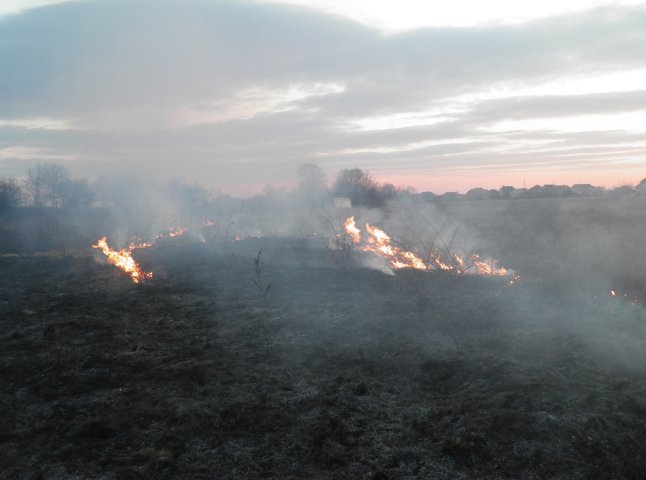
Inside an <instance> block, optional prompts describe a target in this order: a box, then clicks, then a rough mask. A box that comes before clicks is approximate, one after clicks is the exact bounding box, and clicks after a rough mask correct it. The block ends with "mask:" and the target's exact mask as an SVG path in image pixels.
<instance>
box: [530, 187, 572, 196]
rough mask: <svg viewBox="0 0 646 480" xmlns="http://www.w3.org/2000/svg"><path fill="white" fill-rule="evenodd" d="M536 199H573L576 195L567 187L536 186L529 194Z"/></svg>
mask: <svg viewBox="0 0 646 480" xmlns="http://www.w3.org/2000/svg"><path fill="white" fill-rule="evenodd" d="M527 193H528V194H529V196H531V197H534V198H554V197H571V196H573V195H574V192H572V189H571V188H570V187H569V186H567V185H550V184H548V185H542V186H541V185H534V186H533V187H532V188H530V189H529V190H528V192H527Z"/></svg>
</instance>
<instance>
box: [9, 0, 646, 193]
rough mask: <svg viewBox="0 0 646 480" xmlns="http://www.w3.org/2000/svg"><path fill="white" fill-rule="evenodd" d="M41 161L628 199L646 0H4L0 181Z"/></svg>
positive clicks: (636, 156) (638, 151) (249, 183)
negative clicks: (574, 189)
mask: <svg viewBox="0 0 646 480" xmlns="http://www.w3.org/2000/svg"><path fill="white" fill-rule="evenodd" d="M447 4H448V5H447ZM484 6H486V8H484ZM43 161H57V162H60V163H64V164H66V165H68V166H70V168H72V169H73V171H75V172H77V173H78V174H79V175H82V176H89V177H93V176H97V175H101V174H105V173H109V172H111V171H115V170H116V171H119V172H131V171H132V172H136V173H145V174H147V175H150V176H151V177H154V178H158V179H163V178H165V177H171V176H175V177H182V178H185V179H187V180H199V181H200V182H201V183H203V184H205V185H207V186H209V187H214V188H219V189H220V190H221V191H222V192H224V193H231V194H243V195H247V194H253V193H257V192H260V191H261V190H262V188H263V186H264V185H266V184H275V185H286V184H289V183H290V182H291V181H293V178H294V175H295V170H296V169H297V167H298V166H299V165H300V164H302V163H316V164H318V165H319V166H320V167H321V168H322V169H323V170H324V171H325V172H326V173H328V174H329V175H330V176H332V175H334V174H335V173H336V172H337V171H338V170H340V169H342V168H352V167H359V168H363V169H366V170H369V171H370V172H371V173H372V174H373V175H374V176H375V177H376V178H377V179H379V180H381V181H391V182H394V183H397V184H406V185H412V186H414V187H415V188H417V189H418V190H419V191H426V190H431V191H434V192H437V193H439V192H444V191H451V190H459V191H465V190H467V189H469V188H471V187H475V186H484V187H489V188H498V187H500V186H501V185H503V184H505V185H514V186H516V187H519V186H523V183H524V182H526V184H527V185H528V186H530V185H534V184H544V183H567V184H572V183H593V184H599V185H604V186H614V185H618V184H621V183H633V184H634V183H636V182H637V181H639V180H640V179H641V178H644V177H646V0H645V1H643V2H640V1H614V2H608V1H605V2H604V1H589V0H588V1H584V0H572V1H567V0H560V1H552V0H543V1H541V2H519V1H509V0H490V1H488V2H478V1H467V0H452V1H451V2H446V1H442V2H439V1H412V0H397V1H386V0H382V1H378V0H372V1H370V2H366V1H360V0H343V1H341V0H312V1H305V0H290V1H285V2H278V1H276V2H268V1H253V2H252V1H240V0H238V1H221V0H181V1H180V0H175V1H171V0H154V1H152V0H149V1H136V0H114V1H112V0H105V1H101V0H95V1H91V0H88V1H78V2H77V1H74V2H66V1H56V2H52V1H46V0H2V1H0V176H2V175H22V174H23V173H24V171H25V170H26V168H28V167H29V166H30V165H33V164H34V163H38V162H43Z"/></svg>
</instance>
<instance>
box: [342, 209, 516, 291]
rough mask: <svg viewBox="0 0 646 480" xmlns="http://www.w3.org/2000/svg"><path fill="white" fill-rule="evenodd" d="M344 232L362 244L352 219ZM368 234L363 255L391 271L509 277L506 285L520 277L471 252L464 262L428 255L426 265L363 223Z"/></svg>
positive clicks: (385, 234) (453, 258)
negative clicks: (371, 256) (376, 257)
mask: <svg viewBox="0 0 646 480" xmlns="http://www.w3.org/2000/svg"><path fill="white" fill-rule="evenodd" d="M343 226H344V228H345V231H346V233H347V234H348V236H349V237H350V238H351V239H352V241H353V242H354V243H356V244H361V243H362V242H361V230H359V228H357V226H356V224H355V220H354V217H349V218H348V219H347V220H346V221H345V222H344V224H343ZM366 232H368V239H367V242H366V243H364V244H363V245H361V247H360V248H361V250H363V251H364V252H372V253H374V254H376V255H379V256H381V257H384V258H386V259H388V261H389V262H390V267H391V268H393V269H400V268H414V269H417V270H447V271H452V272H454V273H460V274H463V273H466V274H477V275H491V276H501V277H509V283H510V284H513V283H514V282H515V281H516V280H518V279H519V278H520V277H519V276H518V275H517V274H515V273H514V272H513V271H512V270H508V269H506V268H503V267H500V266H497V265H496V264H497V261H496V260H493V259H492V260H489V261H485V260H482V259H481V258H480V255H479V254H477V253H473V254H471V255H469V256H468V257H467V259H466V260H465V259H464V258H462V257H461V256H459V255H456V254H453V255H451V257H452V258H451V259H449V260H446V259H442V257H441V256H440V254H439V253H438V252H430V253H429V258H428V263H426V262H424V261H423V260H422V259H421V258H420V257H419V256H417V255H416V254H415V253H413V252H409V251H406V250H402V249H401V248H398V247H397V246H395V245H392V243H391V242H392V241H391V238H390V237H389V236H388V234H387V233H386V232H384V231H383V230H381V229H380V228H377V227H374V226H372V225H370V224H369V223H367V224H366Z"/></svg>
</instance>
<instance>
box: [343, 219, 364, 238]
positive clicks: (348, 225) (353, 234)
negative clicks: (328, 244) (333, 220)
mask: <svg viewBox="0 0 646 480" xmlns="http://www.w3.org/2000/svg"><path fill="white" fill-rule="evenodd" d="M343 228H344V229H345V231H346V233H347V234H348V235H350V238H351V239H352V241H353V242H354V243H359V242H360V241H361V230H359V229H358V228H357V226H356V225H355V223H354V217H348V219H347V220H346V221H345V222H343Z"/></svg>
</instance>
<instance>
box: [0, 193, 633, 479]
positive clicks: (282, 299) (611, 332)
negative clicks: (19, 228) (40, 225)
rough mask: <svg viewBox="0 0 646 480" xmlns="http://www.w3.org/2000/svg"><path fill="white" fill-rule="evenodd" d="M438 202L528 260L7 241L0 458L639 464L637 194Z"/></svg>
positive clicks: (168, 470)
mask: <svg viewBox="0 0 646 480" xmlns="http://www.w3.org/2000/svg"><path fill="white" fill-rule="evenodd" d="M437 209H438V211H439V212H441V214H442V215H448V216H450V217H451V218H455V219H457V220H458V221H459V222H460V224H461V225H462V226H463V227H461V228H463V229H468V230H469V231H474V232H477V233H478V235H479V242H480V244H481V245H482V246H483V248H487V249H488V251H490V252H491V253H492V254H495V255H496V256H497V257H499V258H501V261H504V262H505V263H506V264H507V265H512V266H513V267H514V268H515V269H516V270H517V272H518V273H519V274H520V275H521V280H520V281H519V282H517V283H515V284H514V285H509V284H508V282H507V279H505V278H496V277H490V276H479V275H456V274H452V273H447V272H441V271H435V272H419V271H414V270H409V269H403V270H398V271H396V272H395V273H394V274H387V273H384V272H383V271H381V270H378V269H374V268H366V262H365V260H366V259H365V256H366V255H367V254H364V253H363V252H358V251H353V252H352V253H351V254H350V255H346V256H343V257H341V258H340V257H339V252H338V251H335V250H334V249H333V248H325V247H324V246H323V245H322V244H321V243H320V242H318V241H313V240H308V239H305V238H295V237H289V238H287V237H276V236H265V237H263V238H243V239H242V240H240V241H233V240H230V239H221V240H216V241H213V242H206V243H201V242H199V241H197V240H194V239H190V238H184V237H182V238H178V239H167V240H166V241H163V242H160V243H159V244H158V245H156V246H155V247H153V248H150V249H146V250H141V252H140V253H139V254H138V255H137V258H138V259H139V260H140V261H141V263H142V265H144V266H145V267H146V268H148V269H150V270H152V271H154V272H155V276H154V278H153V279H152V280H151V281H149V282H147V283H145V284H140V285H135V284H133V283H132V282H131V281H130V279H129V278H128V277H127V276H126V275H124V274H123V273H122V272H120V271H118V270H117V269H115V268H114V267H112V266H110V265H106V264H105V263H104V261H103V258H102V256H101V255H100V254H99V252H97V251H96V250H93V249H91V248H90V247H89V245H88V246H87V247H85V248H78V249H76V250H74V251H69V250H68V251H66V252H64V253H61V252H57V251H47V252H21V253H5V254H2V255H1V256H0V270H1V271H2V273H3V274H2V276H1V277H0V319H1V320H0V321H1V323H2V328H1V329H0V338H1V340H0V342H1V345H2V355H1V357H0V375H1V378H2V383H1V384H0V402H1V404H2V409H0V465H2V466H3V467H2V469H1V470H0V478H6V479H22V478H24V479H30V480H38V479H41V480H68V479H69V480H71V479H104V480H109V479H172V478H186V479H241V478H249V479H253V478H283V479H289V478H292V479H301V478H308V479H345V478H348V479H374V480H385V479H428V478H433V479H468V478H478V479H599V480H600V479H609V478H611V479H641V478H643V475H644V474H643V472H644V471H646V381H645V380H646V367H645V366H644V365H646V363H645V360H646V343H645V341H646V310H645V309H644V307H643V303H644V300H645V296H646V295H645V293H646V292H645V290H644V283H643V282H644V280H643V279H644V272H646V268H645V267H644V261H645V259H646V255H644V252H643V249H644V242H643V238H644V236H643V234H644V230H645V229H646V218H645V216H646V209H644V202H643V201H642V200H641V199H639V198H634V197H630V198H627V199H624V198H618V199H608V198H603V199H558V200H550V199H546V200H545V201H539V200H532V201H529V200H528V201H525V200H523V201H507V202H505V201H491V202H447V203H443V204H439V205H438V206H437ZM261 249H262V253H261V254H260V256H259V257H258V254H259V251H260V250H261ZM256 258H258V260H259V263H258V268H255V265H254V259H256ZM254 281H255V282H254ZM259 285H260V286H259ZM611 288H612V289H615V290H616V292H617V295H616V296H612V295H611V294H609V290H610V289H611ZM624 295H625V296H624Z"/></svg>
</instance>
